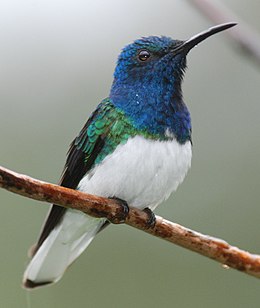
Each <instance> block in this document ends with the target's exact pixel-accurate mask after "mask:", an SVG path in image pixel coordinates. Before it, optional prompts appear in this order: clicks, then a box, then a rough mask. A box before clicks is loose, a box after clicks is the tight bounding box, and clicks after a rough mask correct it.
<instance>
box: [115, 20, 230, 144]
mask: <svg viewBox="0 0 260 308" xmlns="http://www.w3.org/2000/svg"><path fill="white" fill-rule="evenodd" d="M234 25H235V24H234V23H228V24H223V25H219V26H216V27H213V28H210V29H208V30H206V31H204V32H202V33H199V34H198V35H195V36H193V37H192V38H190V39H189V40H186V41H181V40H173V39H171V38H169V37H165V36H162V37H157V36H149V37H144V38H141V39H138V40H136V41H134V42H133V43H132V44H130V45H128V46H126V47H125V48H124V49H123V50H122V52H121V54H120V55H119V58H118V62H117V66H116V69H115V72H114V82H113V85H112V88H111V93H110V97H111V99H112V101H113V103H114V104H115V105H116V106H117V107H118V108H120V109H122V110H123V111H124V112H125V113H126V115H127V116H128V117H129V118H131V119H132V121H133V124H134V125H135V126H136V127H137V128H138V129H146V130H148V131H149V132H150V133H152V134H159V135H161V136H163V135H165V134H166V132H167V133H168V135H169V133H170V135H172V136H174V137H175V138H176V139H177V140H178V141H179V142H181V143H184V142H186V140H188V139H190V134H191V122H190V115H189V112H188V109H187V107H186V105H185V104H184V102H183V100H182V91H181V82H182V79H183V75H184V71H185V68H186V56H187V54H188V52H189V51H190V50H191V49H192V48H193V47H194V46H195V45H197V44H198V43H200V42H201V41H203V40H205V39H206V38H207V37H209V36H211V35H213V34H215V33H217V32H220V31H223V30H225V29H228V28H230V27H232V26H234Z"/></svg>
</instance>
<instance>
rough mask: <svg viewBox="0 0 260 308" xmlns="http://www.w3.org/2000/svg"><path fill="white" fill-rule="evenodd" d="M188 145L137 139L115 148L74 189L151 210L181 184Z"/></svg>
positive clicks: (187, 162)
mask: <svg viewBox="0 0 260 308" xmlns="http://www.w3.org/2000/svg"><path fill="white" fill-rule="evenodd" d="M191 157H192V151H191V143H190V142H189V141H187V142H186V143H185V144H183V145H181V144H179V143H178V142H177V141H176V140H171V141H154V140H148V139H145V138H143V137H141V136H136V137H134V138H130V139H129V140H128V141H127V143H126V144H123V145H119V146H118V147H117V148H116V150H115V151H114V152H113V153H112V154H110V155H108V156H107V157H106V158H105V159H104V160H103V161H102V163H101V164H99V165H97V166H96V167H95V168H94V169H93V170H91V172H90V173H88V174H87V175H86V176H85V177H84V178H83V179H82V180H81V181H80V183H79V185H78V189H79V190H81V191H84V192H88V193H90V194H95V195H99V196H103V197H117V198H120V199H123V200H125V201H127V203H128V204H129V205H130V206H134V207H137V208H140V209H143V208H145V207H150V208H151V209H154V208H155V207H156V206H157V205H158V204H159V203H160V202H162V201H163V200H165V199H167V198H168V197H169V195H170V194H171V193H172V192H174V191H175V190H176V189H177V187H178V185H179V184H180V183H181V182H182V181H183V179H184V177H185V175H186V173H187V171H188V169H189V168H190V165H191Z"/></svg>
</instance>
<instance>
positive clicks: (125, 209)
mask: <svg viewBox="0 0 260 308" xmlns="http://www.w3.org/2000/svg"><path fill="white" fill-rule="evenodd" d="M109 199H113V200H115V201H118V204H119V205H120V207H121V208H120V210H119V211H118V212H117V213H116V214H115V215H113V217H111V218H109V221H110V222H112V223H113V224H122V223H125V221H126V217H127V215H128V213H129V206H128V204H127V202H126V201H125V200H122V199H120V198H116V197H111V198H109Z"/></svg>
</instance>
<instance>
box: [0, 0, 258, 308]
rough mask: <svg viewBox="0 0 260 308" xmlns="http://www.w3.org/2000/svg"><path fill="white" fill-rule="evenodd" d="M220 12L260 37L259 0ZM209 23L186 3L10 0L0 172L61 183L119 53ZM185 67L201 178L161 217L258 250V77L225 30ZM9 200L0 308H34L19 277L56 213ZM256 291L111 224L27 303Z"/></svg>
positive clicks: (4, 38) (241, 303)
mask: <svg viewBox="0 0 260 308" xmlns="http://www.w3.org/2000/svg"><path fill="white" fill-rule="evenodd" d="M224 2H225V4H226V5H227V6H228V7H229V8H230V9H231V10H233V11H234V12H235V13H236V14H238V15H239V16H240V17H241V19H244V20H245V21H247V22H248V23H249V24H250V25H251V26H252V27H254V28H255V29H256V30H257V29H258V30H259V29H260V20H259V1H257V0H254V1H253V0H251V1H238V0H236V1H235V0H226V1H223V3H224ZM238 22H239V20H238ZM211 25H212V23H210V22H209V21H207V20H206V19H205V18H204V17H203V16H202V15H201V14H200V13H198V11H197V10H196V9H194V7H193V6H191V5H190V3H189V2H188V1H183V0H162V1H156V0H150V1H148V0H143V1H137V0H125V1H122V0H121V1H120V0H110V1H105V0H103V1H102V0H96V1H90V0H89V1H83V0H74V1H72V0H71V1H65V0H63V1H61V0H45V1H43V0H42V1H37V0H24V1H19V0H1V2H0V55H1V57H0V96H1V97H0V107H1V111H0V140H1V151H0V164H1V165H3V166H5V167H7V168H10V169H12V170H15V171H17V172H21V173H25V174H28V175H31V176H33V177H35V178H38V179H42V180H46V181H50V182H53V183H56V182H57V181H58V180H59V176H60V173H61V170H62V168H63V164H64V161H65V154H66V151H67V149H68V146H69V144H70V142H71V140H72V139H73V138H74V137H75V136H76V134H77V133H78V132H79V130H80V129H81V127H82V125H83V124H84V123H85V121H86V119H87V118H88V116H89V114H90V112H91V111H92V110H93V109H94V108H95V106H96V105H97V103H99V101H100V100H101V99H103V98H104V97H106V96H107V95H108V93H109V88H110V85H111V82H112V73H113V69H114V66H115V62H116V58H117V55H118V53H119V51H120V49H121V48H122V47H123V46H124V45H125V44H127V43H129V42H131V41H132V40H134V39H136V38H138V37H140V36H146V35H168V36H171V37H174V38H179V39H185V38H188V37H190V36H191V35H193V34H195V33H197V32H199V31H201V30H204V29H206V28H208V27H209V26H211ZM238 27H239V26H238ZM188 65H189V69H188V71H187V73H186V78H185V81H184V85H183V90H184V98H185V101H186V102H187V104H188V106H189V108H190V111H191V114H192V119H193V143H194V147H193V153H194V154H193V155H194V156H193V163H192V169H191V171H190V172H189V174H188V177H187V178H186V180H185V182H184V183H183V184H182V185H181V187H180V188H179V189H178V191H177V193H175V195H174V196H171V197H170V199H169V200H168V202H166V204H164V205H162V206H161V207H159V209H157V211H156V213H158V214H159V215H161V216H163V217H165V218H167V219H169V220H173V221H175V222H178V223H180V224H183V225H184V226H187V227H189V228H192V229H195V230H197V231H200V232H202V233H206V234H210V235H212V236H216V237H220V238H222V239H225V240H227V241H228V242H230V243H232V244H234V245H236V246H239V247H241V248H243V249H246V250H249V251H251V252H255V253H257V252H258V253H259V252H260V236H259V235H260V232H259V231H260V226H259V217H260V206H259V199H260V181H259V180H260V163H259V157H260V120H259V118H260V103H259V94H260V92H259V91H260V88H259V85H260V74H259V71H260V68H259V66H257V65H256V64H255V63H254V62H251V61H250V60H248V59H247V58H245V57H244V56H243V55H242V54H241V53H240V52H239V48H238V47H237V46H236V45H235V44H232V42H231V40H230V39H229V37H228V36H227V35H226V34H225V33H222V34H219V35H217V36H214V37H212V38H210V39H209V40H207V41H205V42H204V43H203V44H201V45H200V46H199V47H198V48H195V49H194V50H193V51H192V52H191V53H190V55H189V58H188ZM0 202H1V216H0V243H1V251H0V307H8V308H9V307H14V308H16V307H27V304H28V302H27V300H28V294H27V293H26V291H24V290H23V289H22V288H21V279H22V275H23V271H24V269H25V266H26V264H27V262H28V259H27V250H28V248H29V247H30V245H31V244H32V243H33V242H34V241H35V240H36V238H37V235H38V233H39V230H40V227H41V224H42V222H43V220H44V217H45V215H46V212H47V210H48V205H46V204H44V203H40V202H36V201H33V200H29V199H26V198H23V197H20V196H17V195H14V194H11V193H8V192H6V191H4V190H0ZM57 262H58V260H57ZM259 294H260V284H259V281H258V280H257V279H255V278H253V277H249V276H247V275H244V274H242V273H239V272H237V271H234V270H231V269H229V270H225V269H223V268H222V267H221V265H220V264H218V263H216V262H214V261H212V260H209V259H207V258H204V257H202V256H199V255H197V254H195V253H193V252H190V251H187V250H184V249H183V248H180V247H177V246H175V245H171V244H169V243H167V242H165V241H163V240H159V239H157V238H154V237H151V236H149V235H147V234H145V233H143V232H138V231H137V230H134V229H132V228H130V227H128V226H111V227H110V228H108V229H107V230H106V232H104V233H101V234H100V235H99V236H98V237H97V238H96V240H95V241H94V242H93V243H92V244H91V246H90V247H89V249H88V250H87V252H85V253H84V254H83V255H82V256H81V257H80V258H79V259H78V261H77V262H76V263H75V264H73V266H72V267H71V268H70V269H69V270H68V271H67V273H66V274H65V276H64V277H63V279H62V280H61V281H60V282H59V283H58V284H56V285H53V286H52V287H49V288H45V289H44V288H43V289H40V290H37V291H35V292H32V293H30V295H29V297H30V299H29V301H30V304H31V307H33V308H34V307H37V308H38V307H49V308H52V307H158V306H160V307H185V308H189V307H250V308H253V307H260V296H259Z"/></svg>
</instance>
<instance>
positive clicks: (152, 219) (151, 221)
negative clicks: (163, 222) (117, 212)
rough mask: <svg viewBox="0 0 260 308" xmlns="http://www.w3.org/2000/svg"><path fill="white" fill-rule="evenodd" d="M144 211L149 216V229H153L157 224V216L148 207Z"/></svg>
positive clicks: (147, 224) (147, 222)
mask: <svg viewBox="0 0 260 308" xmlns="http://www.w3.org/2000/svg"><path fill="white" fill-rule="evenodd" d="M143 211H144V212H145V213H146V214H147V216H148V219H147V221H146V226H147V229H149V228H153V227H154V226H155V224H156V216H155V214H154V212H153V211H152V210H151V209H150V208H149V207H146V208H145V209H144V210H143Z"/></svg>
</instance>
